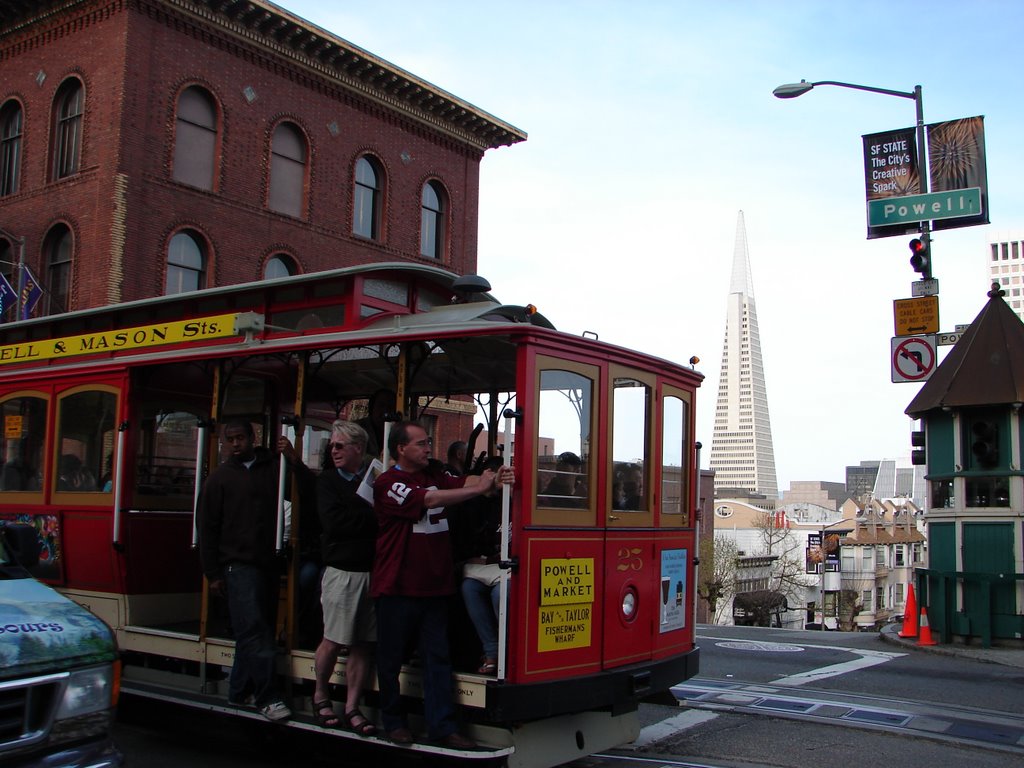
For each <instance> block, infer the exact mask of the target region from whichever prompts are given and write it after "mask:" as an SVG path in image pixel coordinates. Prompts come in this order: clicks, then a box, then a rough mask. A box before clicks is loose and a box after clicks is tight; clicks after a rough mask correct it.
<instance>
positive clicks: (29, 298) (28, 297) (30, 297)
mask: <svg viewBox="0 0 1024 768" xmlns="http://www.w3.org/2000/svg"><path fill="white" fill-rule="evenodd" d="M19 293H20V294H21V319H22V320H28V316H29V315H31V314H32V310H33V309H35V308H36V304H37V303H38V302H39V299H40V297H41V296H42V295H43V289H42V288H41V287H40V285H39V281H38V280H36V276H35V275H33V274H32V270H31V269H29V268H28V264H22V265H21V290H20V291H19Z"/></svg>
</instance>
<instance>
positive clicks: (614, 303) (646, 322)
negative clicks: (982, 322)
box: [280, 0, 1024, 491]
mask: <svg viewBox="0 0 1024 768" xmlns="http://www.w3.org/2000/svg"><path fill="white" fill-rule="evenodd" d="M280 4H281V5H282V6H283V7H285V8H287V9H288V10H290V11H292V12H293V13H295V14H297V15H299V16H301V17H303V18H305V19H308V20H309V21H311V22H313V23H315V24H317V25H319V26H321V27H324V28H325V29H327V30H329V31H331V32H332V33H334V34H336V35H338V36H340V37H342V38H344V39H346V40H348V41H350V42H352V43H355V44H356V45H358V46H360V47H362V48H365V49H366V50H368V51H370V52H372V53H374V54H375V55H377V56H380V57H381V58H384V59H386V60H388V61H390V62H392V63H393V64H396V65H397V66H399V67H402V68H403V69H406V70H408V71H410V72H412V73H414V74H415V75H417V76H419V77H421V78H423V79H425V80H428V81H430V82H432V83H434V84H435V85H437V86H439V87H441V88H443V89H445V90H447V91H449V92H451V93H453V94H455V95H456V96H458V97H459V98H462V99H464V100H466V101H469V102H470V103H472V104H474V105H476V106H477V107H479V108H480V109H483V110H485V111H487V112H489V113H491V114H492V115H494V116H496V117H498V118H500V119H501V120H503V121H505V122H508V123H511V124H512V125H514V126H516V127H518V128H520V129H522V130H524V131H526V132H527V133H528V134H529V139H528V140H527V141H526V142H524V143H521V144H518V145H515V146H513V147H505V148H502V149H498V150H491V151H488V152H487V154H486V155H485V157H484V160H483V164H482V170H481V191H480V232H479V243H480V246H479V272H480V274H482V275H484V276H485V277H486V278H487V279H488V280H490V282H491V284H492V286H493V289H494V290H493V293H494V294H495V295H496V296H497V297H498V298H499V299H501V300H502V301H505V302H508V303H514V304H525V303H533V304H535V305H537V306H538V307H539V308H540V310H541V312H543V313H544V314H545V315H547V317H548V318H549V319H551V320H552V322H554V323H555V325H556V326H557V327H558V328H559V329H561V330H563V331H567V332H570V333H582V332H584V331H591V332H594V333H596V334H598V335H599V337H600V338H601V339H603V340H605V341H610V342H613V343H617V344H622V345H625V346H630V347H636V348H638V349H641V350H643V351H645V352H649V353H653V354H656V355H659V356H661V357H664V358H668V359H670V360H673V361H676V362H680V363H685V362H686V361H687V360H689V358H690V357H691V356H692V355H697V356H698V357H700V359H701V362H700V364H699V365H698V366H697V367H698V369H699V370H701V371H702V372H703V373H704V374H705V375H706V376H707V378H706V380H705V382H704V386H703V387H702V389H701V390H700V392H699V393H698V421H697V438H698V439H699V440H701V441H702V442H703V443H704V446H705V451H704V453H703V456H702V464H703V465H704V466H705V467H706V466H707V462H708V458H709V456H710V447H711V437H712V418H713V413H714V407H715V394H716V392H717V388H718V368H719V363H720V360H721V345H722V338H723V333H724V330H725V310H726V296H727V293H728V290H729V277H730V266H731V262H732V254H733V243H734V237H735V228H736V219H737V213H738V212H739V211H740V210H742V211H743V213H744V217H745V219H746V226H747V237H748V243H749V250H750V261H751V268H752V272H753V281H754V296H755V299H756V304H757V312H758V320H759V324H760V331H761V349H762V353H763V357H764V369H765V378H766V381H767V391H768V401H769V406H770V410H771V425H772V435H773V439H774V444H775V461H776V466H777V469H778V478H779V488H780V491H781V490H784V489H787V488H788V487H789V484H790V483H791V482H792V481H794V480H829V481H839V482H842V481H843V480H844V479H845V467H846V466H847V465H849V464H857V463H859V462H860V461H861V460H864V459H879V458H888V457H897V456H909V452H910V431H911V429H912V427H913V422H911V421H910V419H908V418H907V417H906V416H905V415H904V414H903V411H904V409H905V408H906V406H907V404H908V403H909V402H910V400H911V399H912V398H913V396H914V395H915V394H916V392H917V390H918V389H919V385H917V384H893V383H892V382H891V362H890V339H891V337H892V336H893V334H894V328H893V300H894V299H901V298H907V297H909V296H911V283H912V282H913V281H914V280H915V279H917V275H916V273H915V272H914V271H913V270H912V269H911V268H910V266H909V264H908V259H909V257H910V251H909V249H908V242H909V239H910V238H909V237H908V236H900V237H889V238H881V239H875V240H871V241H868V240H867V239H866V216H865V191H864V160H863V151H862V139H861V136H862V135H863V134H870V133H877V132H881V131H888V130H894V129H900V128H906V127H910V126H912V125H913V124H914V119H915V115H914V103H913V101H912V100H911V99H903V98H897V97H893V96H886V95H879V94H873V93H867V92H862V91H856V90H850V89H847V88H838V87H819V88H816V89H815V90H814V91H812V92H810V93H807V94H805V95H803V96H802V97H800V98H799V99H792V100H780V99H776V98H773V96H772V90H773V89H774V88H775V86H777V85H780V84H782V83H791V82H798V81H799V80H800V79H802V78H805V79H807V80H809V81H818V80H838V81H843V82H847V83H855V84H860V85H870V86H874V87H881V88H889V89H893V90H898V91H912V90H913V88H914V86H915V85H918V84H919V85H921V86H923V105H924V118H925V122H927V123H933V122H940V121H946V120H954V119H957V118H963V117H973V116H976V115H984V117H985V139H986V147H987V157H988V185H989V201H990V209H991V221H992V223H991V225H989V226H975V227H965V228H960V229H955V230H948V231H944V232H940V233H938V234H936V235H935V236H934V239H933V263H934V269H933V272H934V275H935V277H937V278H938V279H939V285H940V318H941V330H943V331H952V330H953V327H954V325H956V324H958V323H969V322H971V321H972V320H973V319H974V317H975V316H976V315H977V314H978V312H979V311H981V309H982V307H983V305H984V303H985V302H986V301H987V297H986V292H987V291H988V288H989V282H988V273H987V250H988V249H987V243H988V242H989V241H990V240H993V239H998V238H1000V237H1002V236H1003V235H1006V234H1013V233H1016V234H1017V236H1018V237H1019V238H1022V239H1024V141H1022V137H1024V119H1022V118H1024V115H1022V112H1024V92H1022V90H1024V89H1022V87H1021V83H1022V76H1021V72H1022V69H1024V64H1022V61H1021V54H1020V45H1021V40H1022V39H1024V3H1022V2H1019V1H1018V0H975V2H972V3H966V2H962V0H961V1H960V2H949V1H948V0H930V1H929V2H919V1H917V0H907V1H905V2H899V1H897V0H888V1H887V2H875V1H874V0H859V1H858V2H834V1H831V0H821V1H820V2H798V1H795V0H785V2H783V1H782V0H773V1H768V0H764V1H762V2H756V1H752V2H740V1H739V0H732V1H730V0H718V1H717V2H708V0H703V1H702V2H695V1H693V0H674V1H665V2H653V1H645V0H631V1H629V2H626V1H625V0H623V1H621V2H611V1H609V2H600V1H598V0H588V1H587V2H583V1H582V0H575V1H565V2H559V1H558V0H521V1H520V2H518V3H516V4H513V5H508V4H506V5H500V4H487V3H480V2H472V1H470V0H433V2H429V3H424V2H406V1H405V0H400V1H398V0H395V1H392V0H382V2H380V3H377V4H371V5H369V6H368V5H366V4H362V3H351V2H342V1H341V0H282V2H280ZM946 350H948V348H943V352H945V351H946Z"/></svg>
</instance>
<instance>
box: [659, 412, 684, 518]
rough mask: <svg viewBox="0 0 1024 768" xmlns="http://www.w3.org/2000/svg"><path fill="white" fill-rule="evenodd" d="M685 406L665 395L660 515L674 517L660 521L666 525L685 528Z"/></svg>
mask: <svg viewBox="0 0 1024 768" xmlns="http://www.w3.org/2000/svg"><path fill="white" fill-rule="evenodd" d="M688 422H689V403H687V402H686V401H685V400H683V399H681V398H679V397H675V396H672V395H665V397H664V398H663V405H662V443H661V514H662V515H674V516H678V519H672V518H669V519H667V520H665V519H663V521H662V522H663V523H666V524H668V525H685V524H686V522H687V520H686V514H685V513H686V509H687V504H686V498H687V488H688V487H689V486H688V483H687V464H688V463H689V462H688V461H687V460H686V459H687V456H686V452H685V451H684V446H685V445H686V436H687V434H688V433H689V423H688Z"/></svg>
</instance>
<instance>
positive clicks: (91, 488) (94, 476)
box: [55, 390, 117, 493]
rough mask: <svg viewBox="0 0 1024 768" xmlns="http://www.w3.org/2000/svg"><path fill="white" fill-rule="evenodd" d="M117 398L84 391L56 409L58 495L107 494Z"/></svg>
mask: <svg viewBox="0 0 1024 768" xmlns="http://www.w3.org/2000/svg"><path fill="white" fill-rule="evenodd" d="M116 414H117V395H116V394H114V393H113V392H107V391H102V390H86V391H83V392H75V393H74V394H70V395H67V396H66V397H62V398H61V400H60V402H59V403H58V406H57V467H56V471H55V475H56V483H55V490H56V491H57V492H58V493H109V492H110V491H111V489H112V483H111V477H112V475H111V469H112V467H113V461H114V438H115V434H116V433H115V431H114V427H115V421H116V418H115V417H116Z"/></svg>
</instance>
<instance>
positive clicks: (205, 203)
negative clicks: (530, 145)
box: [0, 0, 526, 319]
mask: <svg viewBox="0 0 1024 768" xmlns="http://www.w3.org/2000/svg"><path fill="white" fill-rule="evenodd" d="M0 133H2V135H0V139H2V147H0V262H2V263H0V267H2V270H3V272H4V274H5V276H6V277H7V278H8V280H9V282H10V283H11V285H13V286H14V287H15V288H17V279H18V274H19V271H20V265H21V264H24V265H26V266H27V267H28V269H29V270H30V271H31V273H33V274H34V275H35V276H36V277H37V279H38V281H39V282H40V283H41V285H42V287H43V288H44V289H45V290H44V294H43V297H42V300H41V301H40V302H39V304H38V305H37V307H36V308H35V310H34V311H33V313H32V314H33V315H40V314H48V313H54V312H60V311H65V310H76V309H84V308H88V307H94V306H99V305H103V304H108V303H115V302H120V301H132V300H137V299H143V298H146V297H150V296H156V295H162V294H165V293H175V292H181V291H188V290H194V289H196V288H202V287H212V286H220V285H229V284H235V283H242V282H248V281H252V280H259V279H262V278H265V277H266V278H271V277H275V276H283V275H286V274H296V273H307V272H315V271H319V270H325V269H331V268H335V267H341V266H349V265H354V264H360V263H365V262H374V261H381V262H383V261H414V262H415V261H421V260H426V261H429V262H430V263H434V264H441V265H444V266H445V267H447V268H449V269H452V270H453V271H455V272H459V273H472V272H475V270H476V263H477V250H476V249H477V206H478V193H479V189H478V185H479V164H480V161H481V159H482V157H483V154H484V152H485V151H486V150H487V149H491V148H496V147H500V146H504V145H509V144H512V143H515V142H519V141H522V140H524V139H525V138H526V135H525V133H523V132H522V131H519V130H518V129H516V128H514V127H512V126H510V125H508V124H506V123H504V122H502V121H500V120H498V119H496V118H495V117H493V116H491V115H489V114H487V113H485V112H483V111H481V110H479V109H477V108H476V107H474V106H473V105H471V104H468V103H466V102H464V101H462V100H460V99H458V98H457V97H455V96H452V95H451V94H449V93H446V92H445V91H443V90H441V89H439V88H437V87H435V86H433V85H431V84H429V83H427V82H425V81H423V80H421V79H419V78H417V77H416V76H415V75H412V74H410V73H408V72H405V71H403V70H401V69H399V68H398V67H395V66H394V65H392V64H390V63H388V62H386V61H383V60H382V59H379V58H378V57H376V56H374V55H373V54H371V53H368V52H366V51H364V50H362V49H360V48H358V47H356V46H354V45H352V44H351V43H348V42H346V41H345V40H342V39H341V38H339V37H336V36H335V35H333V34H332V33H329V32H327V31H325V30H323V29H320V28H318V27H316V26H315V25H313V24H310V23H309V22H306V21H304V20H303V19H301V18H299V17H297V16H295V15H293V14H290V13H288V12H287V11H285V10H283V9H281V8H279V7H278V6H276V5H273V4H271V3H268V2H263V0H38V1H33V2H29V1H28V0H0ZM7 311H8V314H7V315H6V317H5V319H14V317H15V315H14V313H13V311H11V310H7Z"/></svg>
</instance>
